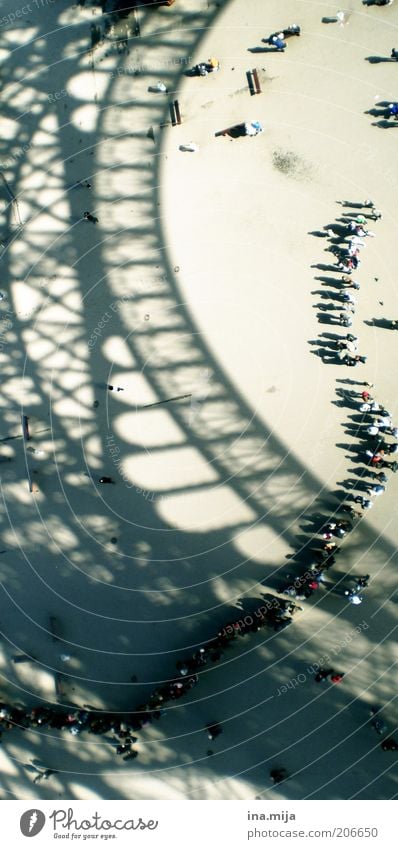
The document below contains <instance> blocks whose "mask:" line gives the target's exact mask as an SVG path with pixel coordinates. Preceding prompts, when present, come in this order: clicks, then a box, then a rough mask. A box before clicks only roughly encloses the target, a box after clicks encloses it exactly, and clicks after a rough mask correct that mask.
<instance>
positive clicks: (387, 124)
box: [372, 118, 398, 130]
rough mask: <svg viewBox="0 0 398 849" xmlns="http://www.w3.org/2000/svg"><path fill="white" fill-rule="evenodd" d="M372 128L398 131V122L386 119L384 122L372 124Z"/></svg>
mask: <svg viewBox="0 0 398 849" xmlns="http://www.w3.org/2000/svg"><path fill="white" fill-rule="evenodd" d="M372 127H379V129H380V130H397V129H398V121H387V119H386V118H384V119H383V120H382V121H374V122H372Z"/></svg>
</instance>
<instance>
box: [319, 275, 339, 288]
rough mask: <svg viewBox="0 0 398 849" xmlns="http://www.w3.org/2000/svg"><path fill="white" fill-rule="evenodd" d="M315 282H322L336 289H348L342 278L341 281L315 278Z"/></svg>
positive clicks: (331, 278)
mask: <svg viewBox="0 0 398 849" xmlns="http://www.w3.org/2000/svg"><path fill="white" fill-rule="evenodd" d="M314 280H320V282H321V283H323V284H324V285H325V286H334V288H335V289H345V288H346V287H345V286H344V285H343V283H342V282H341V277H340V278H339V279H337V278H335V277H314Z"/></svg>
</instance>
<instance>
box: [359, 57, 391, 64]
mask: <svg viewBox="0 0 398 849" xmlns="http://www.w3.org/2000/svg"><path fill="white" fill-rule="evenodd" d="M365 61H366V62H369V63H370V64H371V65H379V64H380V63H381V62H396V61H397V60H396V59H392V58H391V57H387V56H365Z"/></svg>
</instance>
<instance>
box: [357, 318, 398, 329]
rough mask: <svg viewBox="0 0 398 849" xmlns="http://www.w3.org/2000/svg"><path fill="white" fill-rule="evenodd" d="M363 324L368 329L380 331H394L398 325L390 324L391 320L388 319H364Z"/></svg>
mask: <svg viewBox="0 0 398 849" xmlns="http://www.w3.org/2000/svg"><path fill="white" fill-rule="evenodd" d="M363 323H364V324H367V326H368V327H380V329H381V330H396V329H397V327H398V324H397V325H395V324H392V321H391V319H388V318H369V319H366V318H365V319H364V322H363Z"/></svg>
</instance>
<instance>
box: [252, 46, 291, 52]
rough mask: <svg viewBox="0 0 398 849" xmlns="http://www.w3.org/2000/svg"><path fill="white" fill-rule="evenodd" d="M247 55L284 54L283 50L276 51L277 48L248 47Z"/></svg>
mask: <svg viewBox="0 0 398 849" xmlns="http://www.w3.org/2000/svg"><path fill="white" fill-rule="evenodd" d="M247 51H248V53H284V50H278V48H277V47H260V46H257V47H248V48H247Z"/></svg>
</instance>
